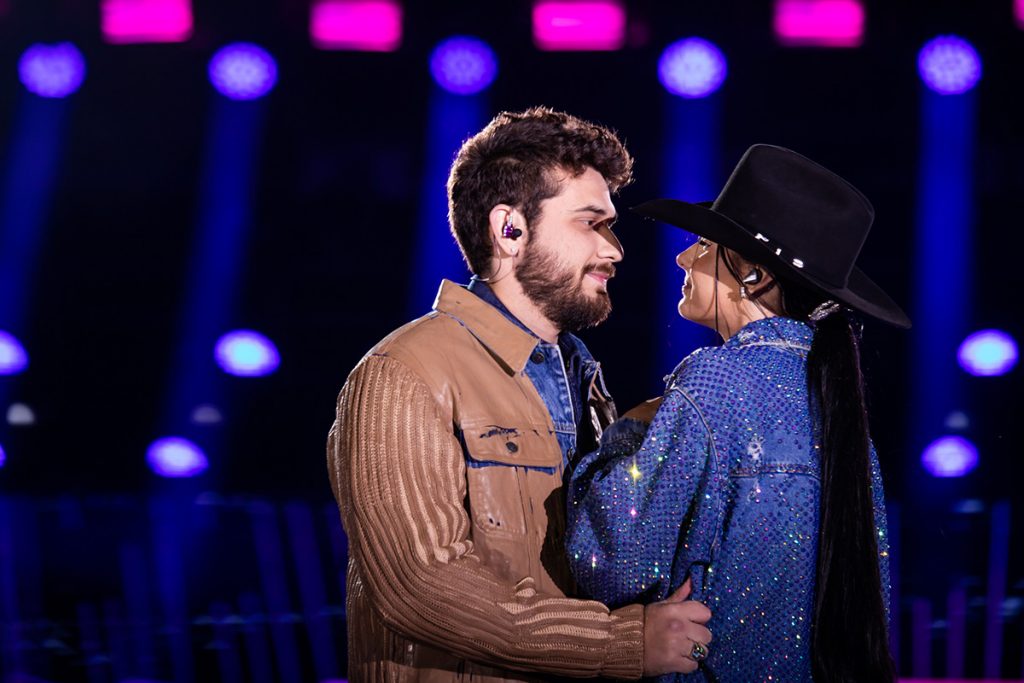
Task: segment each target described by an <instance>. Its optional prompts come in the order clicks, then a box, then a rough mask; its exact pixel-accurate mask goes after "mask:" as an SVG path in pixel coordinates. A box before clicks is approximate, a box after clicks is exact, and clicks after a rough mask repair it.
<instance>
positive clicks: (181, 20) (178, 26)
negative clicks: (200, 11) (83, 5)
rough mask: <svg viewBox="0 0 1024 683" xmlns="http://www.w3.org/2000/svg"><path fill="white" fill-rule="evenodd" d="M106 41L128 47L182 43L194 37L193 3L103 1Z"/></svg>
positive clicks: (187, 0) (177, 0) (174, 0)
mask: <svg viewBox="0 0 1024 683" xmlns="http://www.w3.org/2000/svg"><path fill="white" fill-rule="evenodd" d="M100 27H101V28H102V30H103V39H104V40H105V41H106V42H108V43H113V44H115V45H124V44H127V43H180V42H183V41H186V40H188V39H189V38H191V37H192V3H191V2H190V0H103V3H102V4H101V5H100Z"/></svg>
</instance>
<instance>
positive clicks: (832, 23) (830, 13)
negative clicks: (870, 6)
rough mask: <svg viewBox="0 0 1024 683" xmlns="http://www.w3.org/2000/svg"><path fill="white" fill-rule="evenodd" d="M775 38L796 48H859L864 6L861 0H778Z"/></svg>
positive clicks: (862, 39) (862, 32) (862, 36)
mask: <svg viewBox="0 0 1024 683" xmlns="http://www.w3.org/2000/svg"><path fill="white" fill-rule="evenodd" d="M775 35H776V37H777V38H778V39H779V42H780V43H782V44H783V45H788V46H794V47H796V46H803V47H859V46H860V44H861V43H862V42H863V41H864V6H863V5H862V4H861V3H860V1H859V0H776V1H775Z"/></svg>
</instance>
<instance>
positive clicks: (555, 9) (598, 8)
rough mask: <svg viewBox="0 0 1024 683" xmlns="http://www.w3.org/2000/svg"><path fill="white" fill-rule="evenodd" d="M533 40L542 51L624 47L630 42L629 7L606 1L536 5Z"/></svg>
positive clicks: (618, 48)
mask: <svg viewBox="0 0 1024 683" xmlns="http://www.w3.org/2000/svg"><path fill="white" fill-rule="evenodd" d="M533 42H534V44H535V45H536V46H537V47H538V49H541V50H550V51H557V50H620V49H622V46H623V44H624V43H625V42H626V10H625V9H624V8H623V6H622V5H621V4H620V3H618V2H614V1H613V0H605V1H604V2H545V1H543V0H541V1H539V2H536V3H534V5H533Z"/></svg>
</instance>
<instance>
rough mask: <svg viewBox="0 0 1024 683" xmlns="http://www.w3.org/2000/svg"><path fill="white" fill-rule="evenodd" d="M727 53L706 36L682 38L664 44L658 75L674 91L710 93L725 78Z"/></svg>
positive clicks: (688, 94) (693, 95) (691, 95)
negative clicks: (665, 46)
mask: <svg viewBox="0 0 1024 683" xmlns="http://www.w3.org/2000/svg"><path fill="white" fill-rule="evenodd" d="M727 73H728V66H727V65H726V61H725V55H724V54H722V51H721V50H719V49H718V48H717V47H716V46H715V45H714V44H713V43H711V42H709V41H707V40H704V39H703V38H683V39H681V40H677V41H676V42H674V43H672V44H671V45H669V46H668V47H667V48H665V51H664V52H663V53H662V54H661V59H660V60H658V79H659V80H660V81H661V84H662V85H663V86H665V89H666V90H668V91H669V92H670V93H672V94H673V95H679V96H680V97H685V98H690V99H694V98H700V97H707V96H708V95H710V94H712V93H713V92H715V91H716V90H718V89H719V88H720V87H721V86H722V83H724V82H725V77H726V74H727Z"/></svg>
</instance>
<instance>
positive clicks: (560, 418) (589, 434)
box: [468, 277, 608, 471]
mask: <svg viewBox="0 0 1024 683" xmlns="http://www.w3.org/2000/svg"><path fill="white" fill-rule="evenodd" d="M468 289H469V291H470V292H472V293H473V294H475V295H477V296H478V297H480V298H481V299H483V300H484V301H486V302H487V303H489V304H491V305H492V306H494V307H495V308H497V309H498V310H499V311H501V312H502V314H503V315H504V316H505V317H506V318H508V319H509V320H511V321H512V322H514V323H515V324H516V325H517V326H519V327H520V328H522V329H523V330H526V331H527V332H529V333H530V334H533V332H532V331H531V330H530V329H529V328H527V327H526V326H525V325H523V323H522V322H520V321H519V320H518V319H517V318H516V317H515V316H514V315H512V313H511V312H510V311H509V310H508V309H507V308H505V305H504V304H502V303H501V300H500V299H498V297H497V296H495V295H494V291H493V290H492V289H491V288H490V286H489V285H488V284H487V283H486V282H484V281H482V280H480V279H478V278H476V277H474V278H473V279H472V280H471V281H470V283H469V287H468ZM525 372H526V376H527V377H529V378H530V381H531V382H533V386H534V387H536V389H537V393H538V394H540V397H541V399H542V400H543V401H544V406H545V407H546V408H547V409H548V413H549V414H550V415H551V420H552V422H553V424H554V427H555V436H556V437H557V439H558V445H559V447H561V449H562V467H563V471H567V470H568V465H569V463H570V462H572V460H573V459H574V458H575V456H576V453H577V452H582V451H586V450H591V449H593V448H596V447H597V437H598V436H599V435H598V434H595V433H594V428H593V427H592V421H591V418H590V414H589V408H588V406H587V396H588V393H589V391H590V386H591V385H592V384H593V383H594V382H595V381H596V383H597V389H598V390H599V391H601V392H602V395H603V396H605V397H606V398H608V391H607V389H606V388H605V386H604V380H603V378H602V375H601V368H600V364H599V363H598V362H597V361H595V360H594V358H593V356H591V355H590V351H589V350H587V347H586V346H585V345H584V344H583V342H582V341H580V339H579V338H578V337H576V336H574V335H572V334H569V333H568V332H563V333H562V334H560V335H559V336H558V343H557V344H550V343H548V342H546V341H544V340H542V339H540V338H539V337H538V338H537V346H536V348H534V350H533V353H532V354H531V355H530V362H529V363H527V364H526V369H525ZM469 462H471V463H473V464H474V465H475V464H476V463H474V462H473V461H469ZM537 469H541V470H547V469H548V468H543V467H541V468H537Z"/></svg>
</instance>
